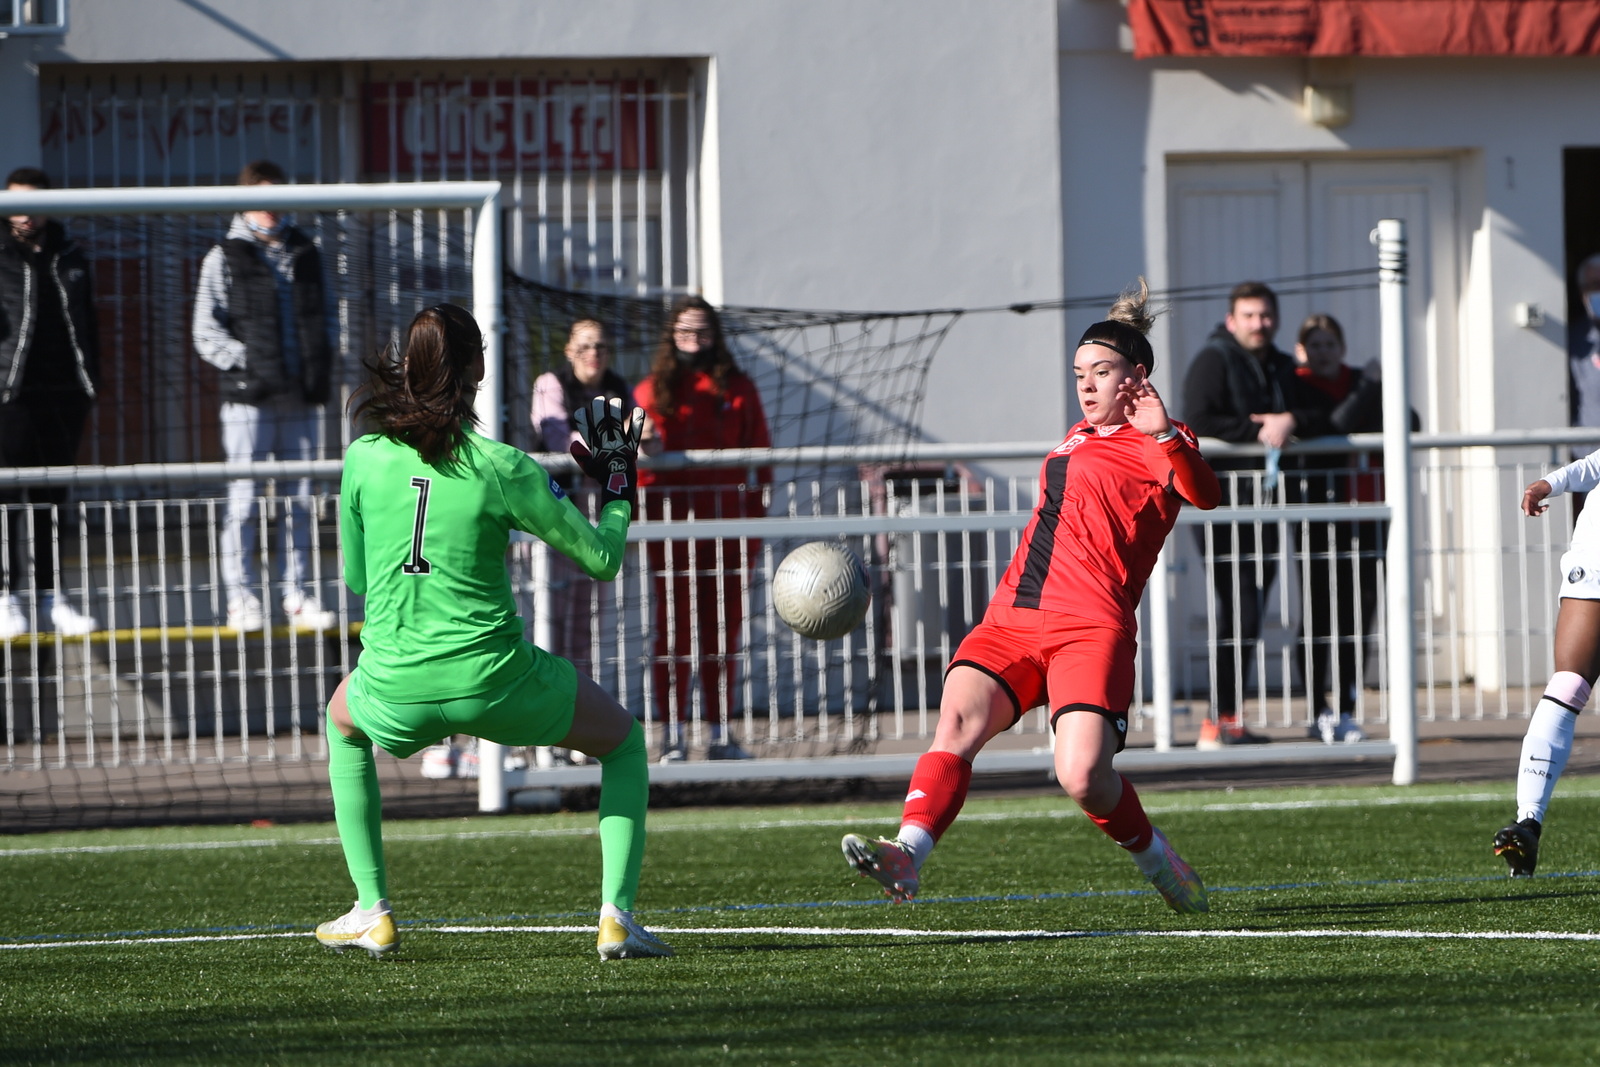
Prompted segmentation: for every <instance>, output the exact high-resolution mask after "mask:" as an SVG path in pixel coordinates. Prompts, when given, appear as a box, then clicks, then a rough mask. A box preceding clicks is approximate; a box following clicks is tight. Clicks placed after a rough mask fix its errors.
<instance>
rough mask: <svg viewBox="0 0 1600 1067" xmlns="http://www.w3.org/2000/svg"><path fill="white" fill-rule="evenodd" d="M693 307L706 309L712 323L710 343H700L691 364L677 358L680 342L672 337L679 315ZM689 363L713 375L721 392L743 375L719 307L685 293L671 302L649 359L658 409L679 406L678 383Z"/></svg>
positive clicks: (663, 409) (667, 409) (718, 391)
mask: <svg viewBox="0 0 1600 1067" xmlns="http://www.w3.org/2000/svg"><path fill="white" fill-rule="evenodd" d="M690 310H697V311H703V312H705V313H706V321H707V322H709V323H710V324H711V343H710V344H709V345H702V346H701V348H700V352H699V354H698V355H696V356H695V359H694V363H693V364H692V365H688V364H685V363H683V362H682V361H680V360H679V359H678V346H677V345H676V344H674V343H673V340H672V331H673V329H674V328H675V327H676V326H677V325H678V319H679V318H680V317H682V315H683V313H684V312H685V311H690ZM690 366H692V367H693V368H694V369H697V370H703V371H705V372H706V373H707V374H709V375H711V381H712V383H713V384H714V385H715V386H716V388H717V393H718V394H719V395H721V394H726V393H727V391H728V383H729V382H730V381H732V380H733V379H735V378H741V377H743V376H744V372H743V371H741V370H740V369H739V365H738V364H737V363H735V362H734V361H733V353H732V352H730V351H729V350H728V340H727V337H726V335H724V334H723V332H722V316H721V315H718V314H717V309H716V308H714V307H712V306H711V303H710V302H709V301H707V300H706V299H705V298H704V297H700V296H685V297H682V298H680V299H679V300H678V301H677V302H676V303H674V304H673V305H672V313H671V314H669V315H668V316H667V325H666V329H665V330H664V331H663V333H662V335H661V343H660V344H659V345H658V346H657V347H656V354H655V358H654V359H652V360H651V361H650V382H651V384H652V386H653V388H654V392H655V403H656V406H657V410H659V411H671V410H672V409H673V407H675V406H676V405H675V399H676V397H675V395H674V394H675V392H676V387H677V385H678V383H679V380H680V378H681V376H682V375H683V374H684V373H685V372H686V371H687V370H689V369H690Z"/></svg>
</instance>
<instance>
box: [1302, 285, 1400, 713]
mask: <svg viewBox="0 0 1600 1067" xmlns="http://www.w3.org/2000/svg"><path fill="white" fill-rule="evenodd" d="M1294 356H1295V362H1296V363H1297V364H1299V366H1298V367H1297V368H1296V370H1295V373H1296V374H1298V375H1299V376H1300V378H1301V380H1302V381H1303V382H1305V383H1306V384H1307V385H1309V386H1311V387H1312V388H1313V389H1315V390H1316V391H1317V392H1318V393H1320V394H1321V395H1322V396H1323V398H1324V399H1325V401H1326V402H1327V404H1328V408H1329V410H1328V423H1329V425H1328V430H1329V432H1330V433H1338V434H1352V433H1377V432H1379V431H1381V430H1382V429H1383V383H1382V376H1381V371H1380V365H1379V362H1378V360H1377V359H1376V358H1374V359H1372V360H1370V361H1369V362H1368V363H1367V365H1366V366H1365V367H1364V368H1363V369H1362V370H1359V371H1358V370H1356V369H1355V368H1354V367H1351V366H1349V365H1347V364H1346V363H1345V362H1344V356H1345V340H1344V328H1343V327H1342V326H1340V325H1339V320H1338V319H1335V318H1334V317H1333V316H1332V315H1311V316H1309V317H1308V318H1307V319H1306V321H1305V322H1304V323H1302V324H1301V326H1300V335H1299V338H1298V339H1297V341H1296V343H1295V346H1294ZM1381 461H1382V459H1381V456H1373V457H1372V458H1371V460H1370V461H1369V462H1370V463H1371V464H1372V466H1373V467H1376V466H1378V465H1379V464H1380V463H1381ZM1307 462H1308V466H1310V467H1312V468H1314V469H1317V470H1324V471H1326V473H1325V474H1322V475H1317V474H1315V473H1311V472H1308V474H1307V491H1306V497H1307V501H1308V502H1309V503H1316V504H1320V503H1339V502H1344V501H1350V500H1362V501H1379V500H1382V499H1383V475H1382V474H1381V473H1379V472H1378V471H1376V470H1373V469H1371V468H1368V469H1366V470H1362V469H1360V468H1359V466H1358V467H1357V469H1354V470H1352V469H1351V465H1352V463H1358V462H1359V458H1358V457H1357V456H1350V455H1344V454H1333V455H1325V456H1311V457H1307ZM1304 534H1305V537H1304V539H1303V540H1302V542H1301V545H1300V550H1301V552H1302V553H1303V557H1302V558H1303V559H1304V561H1305V567H1306V573H1307V581H1308V588H1309V589H1310V593H1309V596H1308V597H1307V600H1306V603H1304V604H1302V605H1301V610H1300V635H1299V636H1300V642H1301V646H1302V648H1303V647H1304V645H1305V643H1306V642H1307V641H1309V642H1310V645H1311V678H1310V680H1309V683H1308V685H1307V686H1306V695H1307V697H1308V698H1309V699H1310V701H1311V706H1312V708H1313V709H1315V711H1314V720H1313V722H1312V725H1311V730H1310V733H1311V736H1312V737H1318V738H1321V739H1322V740H1323V741H1326V742H1327V743H1329V744H1332V743H1333V742H1335V741H1360V740H1361V739H1362V738H1364V737H1365V736H1366V734H1365V733H1364V732H1363V731H1362V729H1361V726H1360V725H1359V724H1358V723H1357V722H1356V719H1355V709H1356V694H1357V693H1358V692H1359V691H1360V689H1361V684H1362V680H1361V677H1360V673H1359V671H1358V668H1357V663H1358V662H1359V659H1360V657H1358V656H1357V655H1356V653H1357V651H1358V650H1357V647H1356V645H1357V642H1358V641H1360V640H1363V639H1364V638H1365V635H1367V634H1370V633H1371V632H1372V620H1373V617H1374V615H1375V614H1376V609H1377V606H1378V567H1379V561H1380V560H1381V559H1382V557H1383V550H1384V545H1385V544H1386V543H1387V541H1388V530H1387V527H1386V525H1385V524H1383V523H1380V522H1375V521H1365V522H1312V523H1307V524H1306V525H1305V527H1304ZM1358 609H1359V612H1360V614H1359V618H1360V621H1361V626H1360V630H1359V634H1358V631H1357V628H1356V620H1357V618H1358V615H1357V611H1358ZM1335 649H1337V651H1338V655H1337V656H1334V655H1333V653H1334V651H1335ZM1335 664H1337V666H1338V672H1337V676H1335V674H1334V671H1333V669H1332V668H1333V666H1334V665H1335ZM1301 666H1302V669H1303V668H1304V662H1303V661H1302V664H1301ZM1330 693H1331V699H1330Z"/></svg>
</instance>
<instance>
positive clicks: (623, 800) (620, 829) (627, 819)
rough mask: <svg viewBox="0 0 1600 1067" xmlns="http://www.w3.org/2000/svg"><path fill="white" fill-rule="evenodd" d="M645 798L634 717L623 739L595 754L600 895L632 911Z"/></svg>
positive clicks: (640, 732)
mask: <svg viewBox="0 0 1600 1067" xmlns="http://www.w3.org/2000/svg"><path fill="white" fill-rule="evenodd" d="M649 802H650V765H649V761H648V760H647V759H646V758H645V748H644V728H643V727H641V726H640V725H639V723H638V722H637V721H635V722H634V724H633V729H631V730H629V731H628V737H627V740H625V741H623V742H622V744H620V745H618V746H617V747H616V748H614V749H612V750H611V751H610V752H608V753H606V754H605V755H604V756H601V757H600V863H601V871H602V873H601V876H600V900H601V903H603V904H611V905H613V906H615V907H618V908H621V909H622V910H623V911H632V910H633V898H634V897H636V896H638V894H639V864H640V863H641V862H642V861H643V860H644V813H645V808H646V807H647V806H648V805H649Z"/></svg>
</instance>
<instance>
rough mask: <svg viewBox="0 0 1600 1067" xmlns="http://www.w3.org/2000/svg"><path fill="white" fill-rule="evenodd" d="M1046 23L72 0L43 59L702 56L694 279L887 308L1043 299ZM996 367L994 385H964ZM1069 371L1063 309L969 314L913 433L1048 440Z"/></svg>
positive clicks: (604, 7)
mask: <svg viewBox="0 0 1600 1067" xmlns="http://www.w3.org/2000/svg"><path fill="white" fill-rule="evenodd" d="M1055 20H1056V7H1055V3H1054V2H1053V0H1008V2H1007V3H1006V4H1005V5H1001V6H998V7H997V6H995V5H993V4H987V3H983V2H981V0H922V2H918V3H915V4H910V3H888V2H884V3H855V2H851V0H815V2H807V3H803V4H802V3H751V2H749V0H679V2H675V3H672V4H663V3H660V2H656V0H584V2H581V3H580V2H554V3H537V4H530V3H525V2H522V0H476V2H474V3H472V4H470V5H459V4H440V3H437V2H436V0H384V2H382V3H378V2H375V0H212V2H210V3H207V4H205V5H196V4H189V3H185V2H183V0H141V2H140V3H138V4H128V3H126V2H125V0H73V3H72V13H71V27H72V28H71V32H70V33H69V34H68V35H67V37H66V38H65V40H63V41H61V42H60V43H59V45H58V46H55V47H52V46H49V45H46V46H43V47H42V48H40V50H39V56H38V58H39V61H42V62H81V63H96V64H155V63H202V62H203V63H216V62H219V61H220V62H238V63H271V62H274V61H290V60H292V61H353V62H359V61H363V60H405V59H419V60H421V59H428V60H449V59H493V58H500V57H506V58H513V57H515V58H536V59H572V58H594V57H640V56H675V57H688V58H697V59H706V60H709V61H710V65H711V70H712V72H713V79H714V84H715V91H716V94H717V96H716V101H715V104H714V117H715V123H716V125H715V127H714V134H715V136H716V143H715V145H714V146H711V147H710V149H709V150H708V151H707V152H706V153H705V156H704V158H705V161H706V162H707V163H708V164H711V165H713V166H715V168H716V171H715V174H713V175H708V176H707V179H708V180H707V182H706V184H705V190H706V195H715V196H716V198H717V201H716V204H715V211H714V212H712V213H710V214H707V215H704V216H703V222H704V225H703V226H702V234H703V236H704V238H705V239H706V240H708V241H711V242H714V246H713V247H710V248H703V249H702V252H703V254H704V256H705V261H706V263H707V266H708V270H707V273H706V276H705V277H706V281H707V282H708V283H709V286H710V288H711V289H712V290H713V291H712V292H711V294H710V295H712V296H714V297H716V298H719V299H721V300H723V301H726V302H729V303H735V304H756V305H765V306H781V307H816V308H850V309H882V310H894V309H908V308H923V307H973V306H981V305H994V304H1011V303H1016V302H1020V301H1030V300H1048V299H1052V298H1054V297H1057V296H1059V295H1060V293H1061V291H1062V290H1061V264H1062V256H1061V233H1062V226H1061V214H1060V212H1061V201H1060V197H1059V190H1060V178H1059V160H1060V149H1059V136H1060V130H1061V125H1060V121H1059V115H1058V113H1057V110H1056V92H1055V86H1056V80H1057V69H1058V63H1057V56H1056V55H1055V54H1054V52H1053V50H1052V49H1051V48H1050V47H1049V42H1051V41H1053V40H1055V36H1056V32H1055ZM12 48H13V46H12V45H11V44H10V43H9V42H8V43H6V44H3V45H0V86H6V85H17V84H26V83H27V80H28V79H27V76H26V75H25V74H24V75H18V74H17V73H16V71H15V61H14V59H13V55H14V54H15V53H14V52H13V51H8V49H12ZM7 100H8V103H9V102H11V101H13V100H15V103H16V105H17V106H16V108H15V110H16V111H17V112H19V113H22V114H25V115H27V116H28V117H29V119H30V121H31V122H32V123H33V124H34V128H33V129H32V130H31V134H30V131H23V132H21V133H13V132H12V131H9V130H8V132H7V134H6V139H5V140H4V141H0V148H3V149H4V150H5V153H6V156H5V159H4V160H3V161H0V162H10V161H12V160H15V161H16V162H17V163H20V162H33V158H32V157H31V156H30V155H29V153H28V152H27V147H28V145H29V144H32V145H37V137H38V133H37V126H36V124H37V117H36V116H37V101H38V96H37V88H36V86H35V87H34V88H33V89H32V90H31V91H30V92H29V93H26V94H23V95H22V96H21V97H20V98H17V97H12V96H11V95H10V94H8V95H7ZM30 136H31V140H30ZM12 165H16V163H12ZM997 360H1002V361H1003V362H1004V365H1005V367H1006V371H1007V373H1006V374H1005V376H1004V377H1003V378H1002V379H1000V382H1001V383H1002V385H1001V387H999V388H975V386H977V385H979V384H980V383H982V384H988V382H990V381H994V380H995V379H994V377H993V372H992V371H991V369H990V368H991V366H992V365H993V364H994V362H995V361H997ZM1065 378H1066V376H1065V373H1064V360H1063V341H1062V330H1061V320H1060V316H1057V315H1050V314H1036V315H1031V316H1027V317H1019V316H1013V315H985V316H974V317H972V318H969V319H966V320H964V321H963V322H962V323H960V324H958V325H957V327H956V328H955V330H954V331H953V332H952V334H951V336H950V337H949V339H948V340H947V342H946V344H945V347H944V348H943V350H942V351H941V354H940V356H939V358H938V360H937V361H936V363H935V365H934V368H933V372H932V374H931V376H930V387H929V394H928V398H927V402H926V406H925V409H924V426H925V428H926V431H927V435H928V436H929V437H930V438H932V439H935V440H1000V439H1005V440H1013V439H1017V438H1045V437H1050V436H1053V435H1055V434H1058V433H1060V432H1062V431H1063V430H1064V428H1065V419H1066V414H1067V407H1068V400H1067V395H1066V385H1065ZM1006 386H1010V387H1009V388H1007V387H1006Z"/></svg>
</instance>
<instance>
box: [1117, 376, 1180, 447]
mask: <svg viewBox="0 0 1600 1067" xmlns="http://www.w3.org/2000/svg"><path fill="white" fill-rule="evenodd" d="M1117 400H1118V401H1119V402H1121V403H1122V404H1123V405H1124V410H1125V411H1127V413H1128V424H1129V425H1130V426H1132V427H1133V428H1134V429H1135V430H1138V431H1139V432H1140V433H1142V434H1144V435H1146V436H1147V437H1157V436H1160V435H1161V434H1164V433H1166V432H1167V431H1168V430H1170V429H1171V428H1172V420H1171V419H1169V418H1168V417H1167V405H1166V404H1165V403H1164V402H1163V401H1162V399H1161V394H1160V393H1158V392H1156V387H1155V386H1154V385H1151V384H1150V379H1149V378H1125V379H1123V382H1122V384H1121V385H1119V386H1117Z"/></svg>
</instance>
